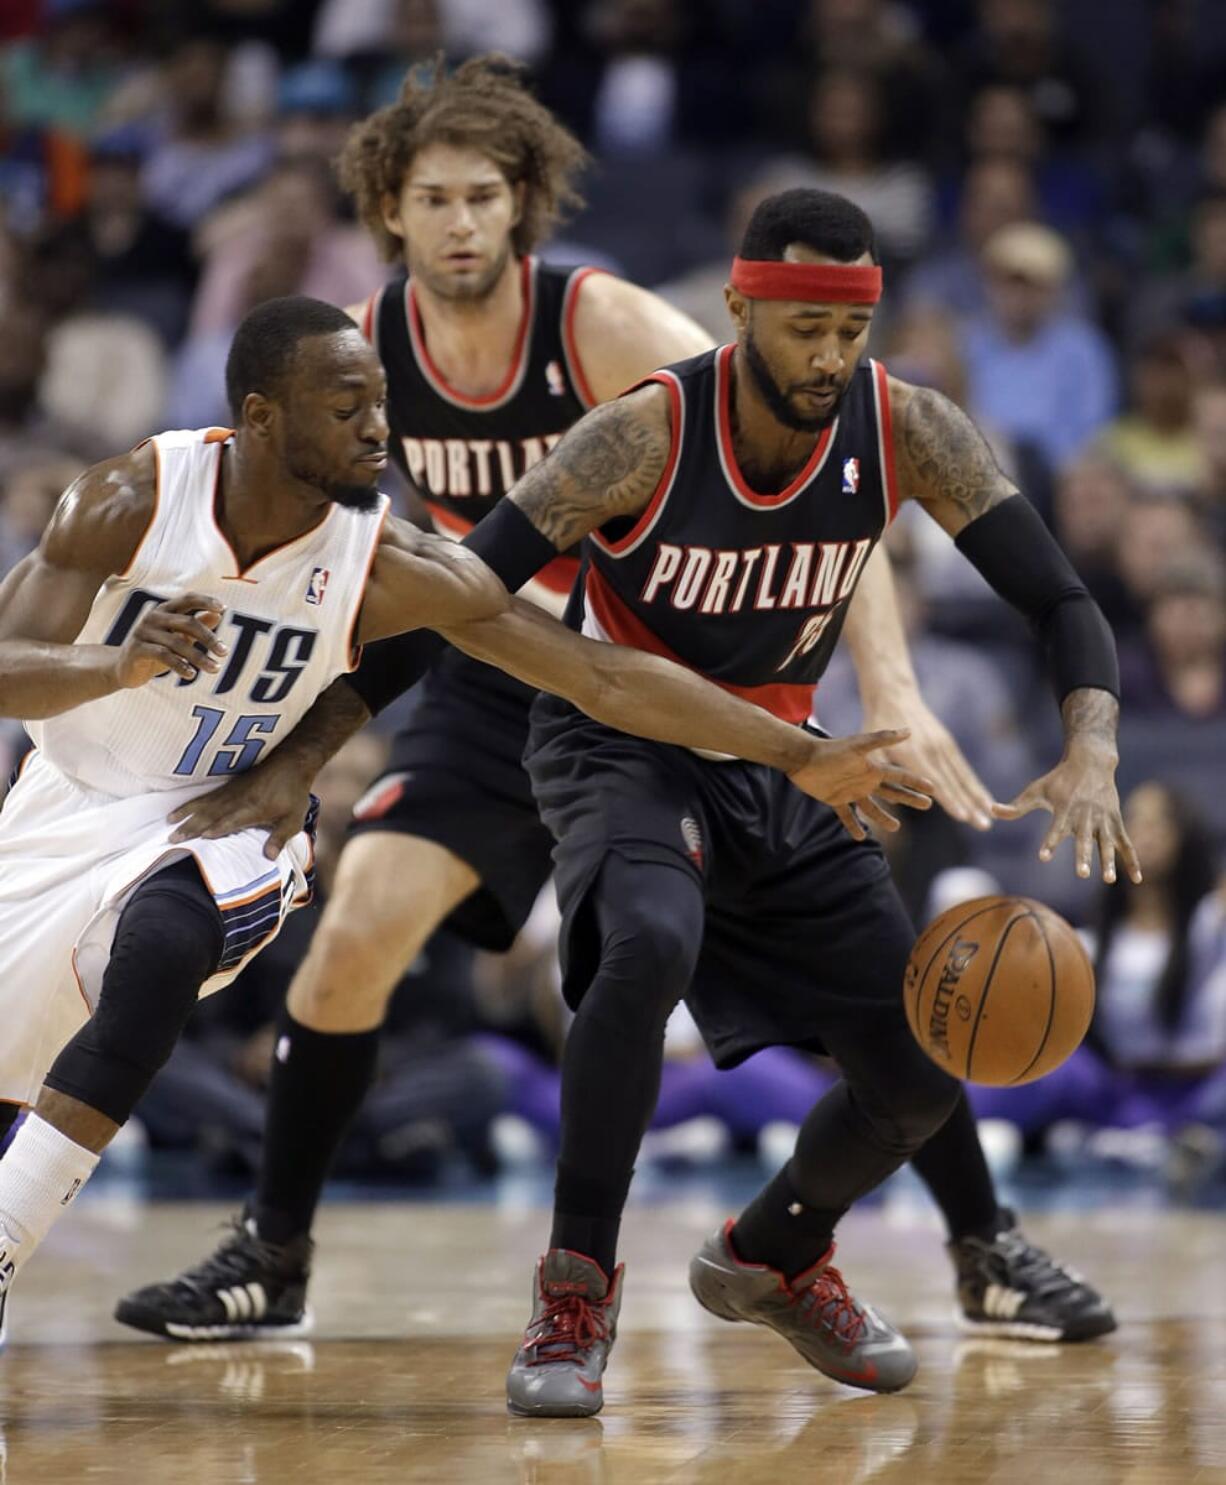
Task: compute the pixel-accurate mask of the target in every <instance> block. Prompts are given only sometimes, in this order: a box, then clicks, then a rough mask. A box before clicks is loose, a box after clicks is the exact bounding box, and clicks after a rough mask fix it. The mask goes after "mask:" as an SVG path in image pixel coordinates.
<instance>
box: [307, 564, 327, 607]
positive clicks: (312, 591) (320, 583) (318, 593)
mask: <svg viewBox="0 0 1226 1485" xmlns="http://www.w3.org/2000/svg"><path fill="white" fill-rule="evenodd" d="M330 576H331V572H330V570H329V569H328V568H326V567H317V568H315V570H314V571H313V572H312V573H311V581H310V582H309V583H308V584H307V590H306V601H307V602H308V603H314V604H316V605H318V604H321V603H322V602H323V601H324V589H325V588H326V587H327V586H328V578H329V577H330Z"/></svg>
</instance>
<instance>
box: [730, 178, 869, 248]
mask: <svg viewBox="0 0 1226 1485" xmlns="http://www.w3.org/2000/svg"><path fill="white" fill-rule="evenodd" d="M793 242H798V243H802V244H803V245H804V246H805V247H808V248H812V249H813V251H814V252H817V253H824V254H825V255H826V257H828V258H834V259H835V260H836V261H838V262H840V263H852V262H854V261H855V260H856V259H857V258H858V257H860V256H861V255H862V254H863V253H868V254H869V255H870V257H871V258H872V260H873V262H874V263H876V262H877V261H878V259H877V236H876V233H875V232H874V231H873V224H872V222H871V221H869V219H868V217H867V215H866V214H865V213H864V212H862V211H861V210H860V208H859V207H858V206H857V205H856V204H855V202H854V201H849V200H848V199H847V197H846V196H836V195H835V193H834V192H833V191H817V190H813V189H811V188H809V187H804V186H798V187H796V188H795V189H794V190H791V191H780V192H778V193H777V194H776V195H774V196H768V197H767V198H766V200H765V201H762V202H760V203H759V204H758V207H757V210H756V211H755V212H754V214H753V216H751V217H750V219H749V226H748V227H746V228H745V236H744V237H743V238H742V239H741V257H742V258H753V259H756V260H757V261H758V262H763V263H779V262H782V260H783V254H784V251H785V250H786V248H787V247H788V246H789V244H791V243H793Z"/></svg>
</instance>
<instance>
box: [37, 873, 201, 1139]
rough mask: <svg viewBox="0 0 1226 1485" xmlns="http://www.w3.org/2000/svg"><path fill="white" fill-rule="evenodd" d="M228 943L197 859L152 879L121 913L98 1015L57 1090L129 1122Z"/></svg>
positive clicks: (57, 1066) (66, 1063)
mask: <svg viewBox="0 0 1226 1485" xmlns="http://www.w3.org/2000/svg"><path fill="white" fill-rule="evenodd" d="M224 938H225V932H224V929H223V927H222V921H221V914H220V913H219V912H218V911H217V905H216V903H215V902H214V901H213V899H212V897H210V896H209V894H208V892H207V891H206V890H205V886H204V883H203V882H202V881H201V879H200V873H199V870H198V869H197V867H196V864H195V862H194V861H178V862H175V863H174V864H173V865H172V866H169V867H166V868H164V869H163V870H162V871H159V872H157V873H156V874H155V875H154V876H152V877H150V878H149V879H148V880H147V881H145V882H142V883H141V885H140V886H139V887H138V888H137V889H136V891H135V892H134V893H133V894H132V896H131V898H130V899H129V901H128V904H127V906H126V907H125V908H124V910H123V913H122V914H121V915H120V919H119V924H118V927H117V928H116V930H115V941H114V943H113V944H112V946H111V957H110V960H109V962H108V964H107V967H106V972H105V974H104V975H103V979H102V990H101V992H100V994H99V997H98V1008H97V1010H96V1011H95V1012H94V1014H93V1016H92V1017H91V1018H90V1020H89V1021H88V1022H87V1023H86V1024H85V1025H84V1026H83V1027H82V1028H81V1030H80V1031H79V1032H78V1033H77V1034H76V1036H74V1037H73V1038H72V1040H71V1041H70V1042H69V1043H68V1045H67V1046H66V1047H65V1048H64V1050H63V1051H62V1052H61V1053H60V1055H59V1056H58V1057H57V1058H56V1060H55V1062H54V1064H53V1065H52V1068H51V1071H50V1072H49V1073H48V1074H47V1078H46V1083H47V1086H48V1087H49V1088H53V1089H55V1090H56V1091H57V1092H59V1093H65V1094H67V1095H68V1096H69V1097H70V1098H75V1099H78V1100H79V1101H80V1102H81V1103H84V1104H87V1105H88V1106H89V1107H90V1108H93V1109H97V1110H98V1112H99V1113H102V1114H105V1115H106V1117H107V1118H108V1119H112V1120H114V1122H115V1123H116V1124H122V1123H123V1122H124V1121H125V1120H126V1119H127V1117H128V1115H129V1114H130V1113H131V1112H132V1110H133V1108H134V1107H135V1106H136V1104H137V1103H138V1102H139V1101H140V1098H141V1095H142V1094H143V1093H144V1092H145V1089H146V1088H148V1086H149V1084H150V1083H151V1082H152V1081H153V1078H154V1075H155V1074H156V1073H157V1072H158V1070H159V1069H160V1068H161V1066H162V1064H163V1063H164V1062H165V1061H166V1059H167V1058H168V1057H169V1056H170V1054H171V1052H172V1051H173V1049H174V1045H175V1043H176V1042H177V1041H178V1039H179V1034H180V1032H181V1031H182V1030H183V1026H184V1024H185V1023H186V1021H187V1018H188V1016H189V1015H190V1014H191V1011H192V1007H193V1006H194V1005H195V1003H196V998H197V995H198V994H199V991H200V986H201V985H202V984H203V983H204V982H205V980H207V979H208V978H209V976H210V975H212V974H213V973H215V971H216V969H217V965H218V964H219V963H220V961H221V952H222V944H223V941H224Z"/></svg>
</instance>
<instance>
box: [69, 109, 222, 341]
mask: <svg viewBox="0 0 1226 1485" xmlns="http://www.w3.org/2000/svg"><path fill="white" fill-rule="evenodd" d="M142 152H143V150H142V140H141V137H140V132H139V131H138V130H137V129H136V128H134V127H131V126H128V127H125V128H122V129H116V130H111V131H109V132H107V133H106V134H103V135H102V136H100V137H99V138H98V139H97V140H96V141H95V142H94V144H93V146H92V147H91V149H90V162H89V176H88V180H87V184H86V194H85V204H84V206H83V208H82V210H81V212H80V213H79V214H78V216H77V217H76V218H75V219H74V220H73V221H72V222H70V223H69V224H68V226H67V227H66V229H65V232H66V234H69V235H73V236H75V237H76V239H77V240H78V241H79V243H80V245H81V248H82V250H83V251H84V253H85V254H86V256H87V258H88V272H89V287H88V296H87V297H88V302H89V304H90V305H91V306H92V307H93V308H94V309H96V310H98V311H101V312H104V313H112V314H127V315H134V316H135V317H136V318H137V319H139V320H142V321H144V322H145V323H146V324H147V325H149V326H150V327H151V328H152V329H153V330H155V331H157V333H158V334H159V335H160V336H161V338H162V340H163V342H164V343H165V344H166V345H168V346H169V345H173V344H175V343H176V342H177V341H178V340H179V339H180V337H181V336H182V334H183V331H184V328H185V326H186V323H187V307H188V304H189V302H190V299H191V293H192V289H193V286H194V284H195V279H196V268H195V263H194V261H193V258H192V253H191V243H190V239H189V238H188V235H187V233H186V232H184V231H183V229H182V228H180V227H176V226H174V225H173V224H172V223H170V222H168V221H166V220H164V219H163V218H162V217H160V216H159V215H158V213H157V212H156V211H154V210H152V209H151V208H150V207H149V206H148V205H147V204H146V203H145V201H144V200H143V199H142V195H141V184H140V179H141V160H142Z"/></svg>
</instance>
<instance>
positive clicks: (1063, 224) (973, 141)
mask: <svg viewBox="0 0 1226 1485" xmlns="http://www.w3.org/2000/svg"><path fill="white" fill-rule="evenodd" d="M979 160H1012V161H1014V162H1015V163H1017V164H1020V165H1022V166H1023V167H1024V168H1025V169H1026V170H1028V171H1029V172H1030V173H1031V175H1032V176H1033V178H1034V181H1035V187H1036V190H1037V193H1038V200H1039V213H1040V215H1041V217H1042V219H1043V221H1044V222H1046V223H1048V224H1050V225H1051V226H1052V227H1053V228H1055V229H1056V230H1058V231H1060V232H1069V233H1080V232H1082V231H1084V230H1086V229H1092V228H1093V227H1094V226H1095V225H1096V224H1097V222H1098V219H1099V218H1100V216H1101V214H1102V210H1103V195H1104V193H1103V183H1102V179H1101V176H1100V174H1099V172H1097V171H1096V170H1094V169H1092V168H1091V167H1090V166H1089V165H1087V164H1086V163H1085V162H1084V161H1082V160H1081V159H1079V158H1077V157H1076V156H1069V155H1060V154H1054V153H1053V152H1052V151H1051V149H1050V147H1049V143H1048V136H1047V131H1046V129H1045V127H1044V124H1043V121H1042V119H1041V118H1040V116H1039V112H1038V110H1037V108H1036V107H1035V103H1034V100H1033V99H1032V98H1031V96H1030V95H1029V94H1028V93H1027V92H1026V91H1025V90H1023V89H1021V88H1017V87H1013V86H1011V85H1009V84H1001V83H995V84H990V85H988V86H985V87H983V88H981V89H980V90H979V92H977V93H976V94H975V96H974V97H973V98H972V99H971V101H970V104H969V106H968V108H967V110H966V114H965V119H964V123H963V148H962V159H961V161H960V163H959V165H958V168H957V169H956V170H955V171H954V172H953V173H952V175H948V176H946V177H945V179H944V180H943V182H942V187H941V197H942V205H944V204H945V202H946V201H948V200H951V199H955V198H956V196H957V193H958V191H959V190H960V189H961V182H962V177H963V175H964V174H965V172H966V171H967V170H969V169H970V167H971V166H972V165H973V164H974V163H975V162H976V161H979Z"/></svg>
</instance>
